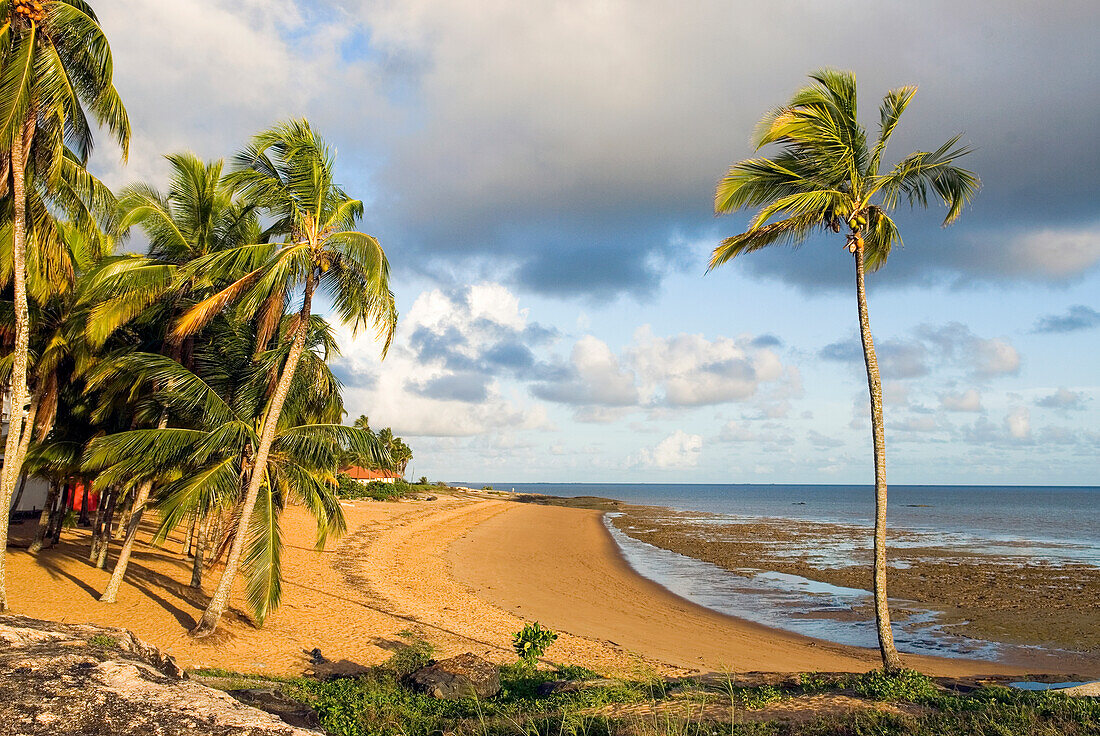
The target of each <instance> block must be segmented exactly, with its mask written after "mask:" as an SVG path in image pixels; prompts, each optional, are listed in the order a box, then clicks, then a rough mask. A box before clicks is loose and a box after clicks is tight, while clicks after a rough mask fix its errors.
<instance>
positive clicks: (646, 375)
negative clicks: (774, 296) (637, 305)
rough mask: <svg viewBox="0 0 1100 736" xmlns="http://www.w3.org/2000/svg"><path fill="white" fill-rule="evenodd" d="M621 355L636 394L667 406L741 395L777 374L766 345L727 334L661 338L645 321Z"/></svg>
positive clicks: (776, 362)
mask: <svg viewBox="0 0 1100 736" xmlns="http://www.w3.org/2000/svg"><path fill="white" fill-rule="evenodd" d="M626 354H627V360H628V362H629V364H630V365H631V366H633V367H634V369H635V370H636V371H637V372H638V376H639V379H640V381H641V388H642V395H643V396H644V397H647V398H648V399H649V400H650V401H658V402H663V403H667V404H669V405H671V406H700V405H706V404H721V403H725V402H728V401H744V400H745V399H748V398H750V397H752V396H753V395H754V394H755V393H756V391H757V389H758V388H759V386H760V384H761V383H764V382H769V381H776V380H778V379H779V378H780V377H781V376H782V374H783V365H782V363H780V361H779V357H778V356H777V355H776V354H775V353H774V352H773V351H772V350H770V349H767V348H763V349H754V348H751V347H748V346H747V341H745V342H743V341H737V340H733V339H731V338H728V337H719V338H716V339H714V340H707V339H706V338H704V337H703V336H702V335H689V334H684V333H681V334H679V335H675V336H672V337H667V338H661V337H657V336H655V335H654V334H653V330H652V329H651V328H650V327H649V325H643V326H642V327H640V328H638V330H637V331H635V333H634V342H633V345H632V346H631V347H630V348H628V349H627V351H626Z"/></svg>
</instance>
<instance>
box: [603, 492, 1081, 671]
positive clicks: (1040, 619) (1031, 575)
mask: <svg viewBox="0 0 1100 736" xmlns="http://www.w3.org/2000/svg"><path fill="white" fill-rule="evenodd" d="M615 510H616V511H617V512H619V513H617V514H615V515H614V516H613V517H612V518H611V523H612V524H613V525H614V527H615V528H616V529H618V530H619V531H621V532H622V533H624V534H626V535H628V536H629V537H631V538H633V539H636V540H639V541H642V542H645V543H648V544H651V545H654V546H656V547H660V548H662V549H665V550H670V551H672V552H676V553H679V554H682V555H686V556H688V557H691V558H694V559H697V560H703V561H705V562H709V563H712V564H714V565H717V566H718V567H721V568H723V569H725V570H727V571H729V572H732V573H735V574H738V575H756V574H759V573H780V574H785V575H796V576H799V577H801V578H806V579H808V580H812V581H818V582H820V583H826V584H829V585H833V586H839V587H842V588H856V589H861V590H867V591H869V590H870V589H871V567H870V562H871V546H870V545H871V535H870V530H869V529H867V528H865V527H863V526H860V525H847V524H830V523H821V522H812V521H805V520H796V519H780V518H733V517H730V516H728V515H724V514H712V513H705V512H697V511H678V510H673V509H668V508H663V507H656V506H642V505H629V504H622V505H619V506H618V507H617V508H616V509H615ZM934 536H935V535H929V534H926V533H920V532H916V531H912V530H892V531H891V533H890V551H889V566H890V567H889V573H888V576H889V577H888V580H889V589H890V596H891V599H898V600H902V601H911V602H913V603H916V604H919V605H920V606H925V607H927V608H928V609H931V610H934V611H935V612H936V625H937V627H938V628H939V629H940V630H941V631H945V632H946V631H950V632H951V633H952V634H955V635H961V636H963V637H969V638H973V639H976V640H986V641H991V642H999V643H1004V644H1009V645H1022V646H1035V647H1043V648H1046V649H1056V650H1068V651H1073V652H1082V653H1086V654H1091V653H1097V652H1100V605H1098V604H1097V602H1096V601H1097V600H1100V568H1098V567H1096V566H1095V565H1092V564H1088V563H1086V562H1081V561H1074V560H1072V559H1059V558H1058V557H1057V556H1056V555H1055V556H1052V555H1049V554H1045V552H1047V550H1044V551H1043V552H1044V553H1043V554H1036V550H1035V547H1034V544H1033V543H1031V542H1028V541H1027V540H1019V541H1018V542H1011V541H1008V542H1005V541H1000V542H998V543H997V544H996V546H990V545H981V544H977V543H973V541H972V540H971V541H970V542H969V543H963V542H960V543H952V544H936V543H935V539H934ZM899 614H900V615H899V616H898V618H899V619H904V617H905V611H904V608H903V609H902V610H901V611H899ZM829 615H830V616H838V615H841V614H837V613H832V614H829ZM849 615H852V616H859V615H865V616H868V617H870V616H871V615H872V612H871V607H870V603H869V600H867V601H866V602H862V603H859V604H856V605H854V606H853V608H852V610H851V611H850V612H849Z"/></svg>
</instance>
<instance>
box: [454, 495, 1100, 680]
mask: <svg viewBox="0 0 1100 736" xmlns="http://www.w3.org/2000/svg"><path fill="white" fill-rule="evenodd" d="M463 485H467V486H470V487H475V488H480V487H482V486H483V485H485V484H484V483H463ZM492 486H493V487H494V488H495V489H497V490H505V491H510V490H515V491H517V492H525V493H539V494H546V495H552V496H565V497H572V496H602V497H606V498H612V499H616V500H620V501H624V502H626V503H630V504H638V505H645V506H659V507H666V508H669V509H673V510H676V511H679V512H685V513H683V514H682V515H681V516H682V518H683V519H684V520H685V524H687V522H689V521H690V522H694V523H693V525H692V526H693V527H694V528H698V529H702V530H703V531H701V532H700V534H706V533H708V532H707V531H706V529H707V528H708V527H713V528H715V529H718V528H720V527H721V526H722V525H723V524H734V525H737V524H759V523H761V522H764V523H765V524H767V523H770V522H773V523H774V525H775V526H777V527H778V526H782V525H783V524H792V523H796V524H800V525H801V526H800V527H799V528H801V529H806V528H807V526H806V523H807V522H809V523H810V524H815V523H818V524H821V528H822V529H823V530H825V529H833V530H835V529H840V528H845V529H848V530H852V529H853V528H856V532H855V534H854V538H855V539H856V540H859V541H856V542H851V541H845V539H847V540H851V539H852V538H853V536H852V535H851V534H849V536H848V537H845V536H844V535H840V537H839V538H838V537H837V536H835V535H833V536H832V537H830V536H829V534H827V533H825V532H823V534H822V536H821V537H817V536H816V535H814V534H813V533H811V534H808V535H805V539H804V541H802V542H796V545H799V544H801V545H803V548H802V549H801V550H799V549H794V550H790V554H794V555H802V557H803V559H805V560H807V561H810V562H811V563H812V565H813V566H816V567H819V568H828V569H833V570H835V569H839V568H843V567H846V566H854V565H857V564H865V563H861V562H857V560H856V558H857V557H858V556H859V554H860V553H862V554H864V558H863V559H865V555H866V548H867V546H868V545H869V542H870V540H869V537H870V534H869V531H870V527H871V524H872V518H873V512H874V492H873V488H872V487H871V486H859V485H797V484H777V485H758V484H739V485H719V484H656V483H654V484H625V483H501V482H497V483H493V484H492ZM696 512H698V514H700V515H693V514H696ZM672 518H673V520H674V523H675V519H676V518H680V517H675V516H674V517H672ZM888 519H889V521H888V525H889V528H890V530H891V532H892V533H893V534H894V538H893V539H892V540H891V543H890V546H891V550H892V551H893V557H894V558H898V557H901V556H903V553H904V552H905V551H906V549H908V550H911V551H913V552H914V553H915V554H917V555H918V557H917V558H916V559H918V560H925V561H927V558H922V557H920V556H919V555H922V554H925V553H926V552H925V551H926V550H927V549H928V548H932V547H934V548H937V549H939V550H943V551H946V555H947V557H942V556H941V557H940V558H939V560H938V561H940V562H942V561H943V560H945V559H949V558H951V557H953V556H955V555H957V556H958V557H959V558H960V559H962V558H966V557H967V556H968V555H979V556H982V557H983V558H984V559H992V560H1003V561H1005V564H1007V565H1010V566H1011V565H1024V566H1028V567H1030V568H1031V569H1032V571H1034V570H1040V571H1042V570H1047V569H1050V570H1056V569H1057V568H1059V567H1061V566H1081V565H1084V566H1087V567H1090V568H1100V487H1063V486H1049V487H1040V486H911V485H895V486H891V487H890V501H889V508H888ZM624 521H626V520H624ZM614 522H615V515H614V514H609V515H608V518H607V526H608V530H609V531H610V533H611V535H612V537H613V538H614V539H615V540H616V542H617V543H618V545H619V547H620V549H621V551H622V553H623V555H624V557H625V558H626V560H627V562H628V563H629V564H630V565H631V566H632V567H633V568H634V569H635V570H636V571H637V572H639V573H640V574H642V575H644V576H646V577H648V578H650V579H652V580H654V581H656V582H658V583H660V584H661V585H663V586H665V587H666V588H668V589H669V590H671V591H672V592H674V593H677V594H678V595H681V596H683V597H685V598H687V599H689V600H692V601H694V602H696V603H699V604H701V605H704V606H707V607H709V608H712V609H714V610H718V611H721V612H723V613H728V614H731V615H735V616H739V617H741V618H745V619H749V620H752V621H755V622H757V623H761V624H765V625H768V626H773V627H776V628H780V629H785V630H789V631H794V632H796V633H801V634H806V635H809V636H814V637H817V638H821V639H826V640H829V641H835V642H838V643H842V644H854V645H859V646H874V645H875V644H876V636H875V632H874V627H873V622H872V621H870V620H867V618H866V616H853V615H852V612H853V611H857V610H862V611H866V610H867V605H868V603H869V594H868V593H867V592H866V591H865V590H862V589H858V588H853V587H845V586H843V585H831V584H829V583H826V582H822V581H821V580H812V579H808V578H806V577H801V576H799V575H792V574H787V573H783V572H776V571H769V570H767V569H760V570H737V571H731V570H730V569H723V568H722V567H719V566H717V565H715V564H713V563H712V562H708V561H703V560H699V559H694V558H691V557H687V556H685V555H683V554H679V553H677V552H673V551H670V550H669V549H662V548H661V547H658V546H654V545H653V544H650V543H647V542H646V541H642V539H639V538H635V537H644V536H645V534H644V533H643V534H636V533H635V532H634V531H632V529H634V527H632V526H629V525H625V526H624V524H623V523H618V524H616V523H614ZM859 527H866V528H867V532H868V533H867V537H866V539H864V538H863V537H862V534H860V533H859V532H858V528H859ZM809 528H811V529H812V528H813V527H812V526H811V527H809ZM639 531H641V532H646V531H649V532H652V531H653V530H652V529H646V530H639ZM838 539H839V540H840V541H839V542H838V541H837V540H838ZM788 542H789V540H788ZM785 554H786V552H785ZM941 554H942V553H941ZM895 564H897V565H898V566H899V567H900V566H906V565H907V563H905V562H901V561H898V562H896V563H895ZM1040 574H1043V573H1040ZM1066 582H1067V583H1069V584H1071V585H1072V584H1073V582H1072V580H1070V581H1066ZM892 607H896V608H897V609H899V610H900V611H901V615H899V616H898V618H899V619H900V620H898V621H895V625H894V630H895V636H896V638H897V642H898V647H899V649H900V650H902V651H908V652H916V653H925V654H940V655H946V656H965V657H983V658H988V659H1002V658H1005V657H1007V656H1010V655H1011V654H1012V649H1013V647H1014V646H1016V644H1011V645H1010V644H1006V643H1004V642H999V641H993V640H990V639H992V638H993V637H983V636H976V635H973V634H971V633H968V632H967V631H966V628H965V626H963V627H962V628H961V629H960V628H959V625H958V622H957V621H949V620H948V619H946V618H944V617H943V616H941V611H940V610H938V609H937V608H936V607H935V606H930V605H926V604H919V605H918V604H913V603H912V602H909V601H895V602H894V603H892ZM945 607H946V604H945ZM1017 644H1018V643H1017Z"/></svg>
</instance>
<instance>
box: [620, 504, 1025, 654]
mask: <svg viewBox="0 0 1100 736" xmlns="http://www.w3.org/2000/svg"><path fill="white" fill-rule="evenodd" d="M612 516H613V515H612V514H608V515H606V516H605V518H604V523H605V526H606V527H607V529H608V531H609V532H610V533H611V536H612V537H613V538H614V539H615V541H616V543H618V545H619V548H620V549H621V550H622V552H623V556H624V557H625V558H626V561H627V563H629V564H630V566H631V567H632V568H633V569H634V570H635V571H636V572H638V573H639V574H640V575H642V576H644V577H647V578H649V579H650V580H653V581H654V582H656V583H659V584H660V585H662V586H664V587H665V588H667V589H669V590H670V591H672V592H673V593H675V594H677V595H679V596H681V597H683V598H686V599H688V600H690V601H692V602H694V603H697V604H699V605H701V606H706V607H707V608H710V609H712V610H715V611H719V612H721V613H726V614H729V615H731V616H737V617H738V618H742V619H746V620H748V621H753V622H755V623H758V624H763V625H765V626H771V627H773V628H777V629H783V630H785V631H791V632H794V633H797V634H803V635H805V636H811V637H814V638H817V639H824V640H826V641H833V642H837V643H839V644H850V645H854V646H861V647H875V646H878V635H877V633H876V630H875V623H874V619H873V614H870V613H858V614H853V611H852V609H853V607H854V606H859V607H862V608H863V609H864V610H866V606H867V605H868V604H869V603H870V600H871V594H870V593H868V592H867V591H864V590H859V589H856V588H844V587H840V586H837V585H830V584H829V583H822V582H818V581H816V580H809V579H807V578H803V577H799V576H797V575H790V574H787V573H780V572H747V573H746V574H744V575H739V574H736V573H732V572H729V571H728V570H724V569H723V568H721V567H718V566H717V565H714V564H711V563H709V562H703V561H701V560H697V559H694V558H692V557H687V556H685V555H681V554H679V553H676V552H671V551H669V550H666V549H662V548H660V547H655V546H653V545H651V544H648V543H646V542H642V541H640V540H637V539H634V538H633V537H630V536H628V535H626V534H624V533H623V532H622V531H620V530H619V529H618V528H616V527H615V525H614V524H612V523H611V522H610V519H611V517H612ZM891 608H892V610H894V611H895V614H900V615H898V616H897V618H898V619H899V620H895V621H894V622H893V629H894V639H895V643H896V645H897V647H898V649H899V650H900V651H902V652H907V653H913V654H934V655H940V656H946V657H966V658H978V659H987V660H996V659H1000V658H1001V657H1003V656H1005V655H1006V654H1008V653H1009V651H1010V650H1011V649H1012V648H1013V647H1011V646H1009V645H1005V644H1000V643H997V642H991V641H983V640H980V639H973V638H970V637H965V636H960V635H957V634H952V633H950V632H949V631H946V630H945V629H944V628H943V627H942V626H941V625H940V623H939V615H938V613H937V612H936V611H935V610H932V609H928V608H922V607H918V606H915V605H913V604H908V603H906V602H903V601H891Z"/></svg>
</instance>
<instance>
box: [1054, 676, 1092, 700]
mask: <svg viewBox="0 0 1100 736" xmlns="http://www.w3.org/2000/svg"><path fill="white" fill-rule="evenodd" d="M1051 692H1055V693H1061V694H1062V695H1072V696H1074V697H1078V698H1100V680H1098V681H1096V682H1085V683H1082V684H1080V685H1074V686H1073V687H1063V688H1058V689H1056V690H1052V691H1051Z"/></svg>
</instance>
